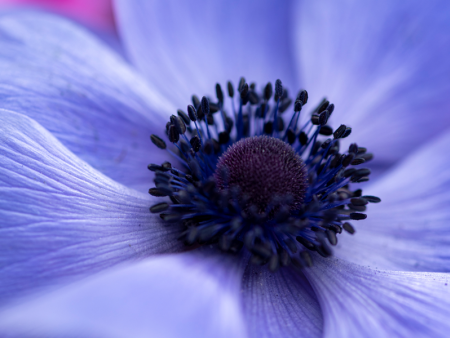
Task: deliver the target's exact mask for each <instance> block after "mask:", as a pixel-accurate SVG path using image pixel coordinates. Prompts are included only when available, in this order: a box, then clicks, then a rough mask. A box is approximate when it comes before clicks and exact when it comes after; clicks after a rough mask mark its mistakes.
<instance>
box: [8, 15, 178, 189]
mask: <svg viewBox="0 0 450 338" xmlns="http://www.w3.org/2000/svg"><path fill="white" fill-rule="evenodd" d="M0 107H2V108H7V109H12V110H14V111H17V112H19V113H22V114H24V115H27V116H30V117H32V118H33V119H35V120H36V121H38V122H39V123H40V124H41V125H42V126H44V127H45V128H46V129H47V130H49V131H50V132H51V133H52V134H53V135H55V136H56V137H57V138H58V140H60V141H61V142H62V143H63V144H64V145H65V146H66V147H67V148H68V149H69V150H71V151H72V152H73V153H75V154H76V155H78V156H79V157H80V158H81V159H83V160H85V161H86V162H88V163H89V164H90V165H91V166H93V167H94V168H96V169H97V170H99V171H101V172H103V173H104V174H106V175H108V176H109V177H111V178H113V179H114V180H116V181H118V182H120V183H123V184H126V185H128V186H132V187H135V188H137V189H138V190H140V191H141V192H145V191H146V189H147V188H148V182H149V178H150V176H149V175H148V170H147V169H146V166H147V164H148V163H150V162H152V161H156V162H158V159H161V157H160V156H161V155H165V154H163V153H162V152H158V151H155V150H156V149H157V148H155V147H154V146H153V145H152V144H151V142H150V140H149V135H150V134H151V133H154V132H162V131H163V128H164V121H165V120H166V119H167V116H169V112H175V111H176V110H175V108H174V106H173V105H172V104H170V102H166V101H165V100H164V98H162V97H161V96H159V95H158V94H157V92H156V91H155V90H154V89H153V88H152V87H151V86H149V85H147V84H145V83H144V82H143V80H142V79H141V78H140V77H139V75H137V74H136V73H134V72H133V71H132V70H131V68H130V67H129V66H128V65H127V64H126V63H125V62H124V61H123V60H121V59H120V57H118V56H116V55H115V53H114V52H113V51H111V50H110V49H108V48H107V47H106V46H104V45H103V44H102V43H101V42H100V41H98V40H97V39H96V38H94V37H92V36H91V35H90V34H89V33H88V32H86V31H85V30H84V29H82V28H79V27H77V26H75V25H74V24H72V23H69V22H67V21H65V20H64V19H60V18H57V17H54V16H51V15H47V14H40V13H34V12H32V13H16V14H8V15H3V16H1V17H0Z"/></svg>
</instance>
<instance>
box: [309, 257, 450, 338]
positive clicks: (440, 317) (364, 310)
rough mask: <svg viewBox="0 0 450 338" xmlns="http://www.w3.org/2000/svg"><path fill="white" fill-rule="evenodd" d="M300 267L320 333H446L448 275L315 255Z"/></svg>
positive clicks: (449, 294) (449, 306)
mask: <svg viewBox="0 0 450 338" xmlns="http://www.w3.org/2000/svg"><path fill="white" fill-rule="evenodd" d="M315 258H316V259H314V267H312V268H310V269H305V275H306V276H307V277H308V280H309V281H310V283H311V285H312V287H313V288H314V290H315V291H316V294H317V296H318V298H319V301H320V305H321V307H322V310H323V314H324V337H341V338H345V337H447V336H448V332H449V330H450V322H449V320H448V318H449V316H450V285H449V284H450V275H449V274H444V273H418V272H398V271H379V270H373V269H369V268H366V267H362V266H360V265H355V264H352V263H348V262H345V261H341V260H337V259H333V258H328V259H322V258H321V257H318V256H316V257H315Z"/></svg>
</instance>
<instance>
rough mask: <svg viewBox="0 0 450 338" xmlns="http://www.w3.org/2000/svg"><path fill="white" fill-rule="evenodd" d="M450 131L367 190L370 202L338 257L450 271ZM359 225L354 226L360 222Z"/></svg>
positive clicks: (382, 266) (384, 265)
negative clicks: (378, 200)
mask: <svg viewBox="0 0 450 338" xmlns="http://www.w3.org/2000/svg"><path fill="white" fill-rule="evenodd" d="M449 144H450V130H449V131H448V132H447V133H445V134H443V135H442V136H441V137H439V138H438V139H436V140H435V141H433V142H431V143H429V144H427V146H426V147H424V148H423V149H421V150H419V151H417V152H416V153H414V154H413V155H412V156H410V157H409V158H408V159H406V160H405V161H404V162H403V163H401V165H399V166H398V167H397V168H396V169H395V170H393V171H392V172H390V173H389V174H386V176H385V177H384V178H382V179H380V180H379V181H377V182H375V183H374V184H372V185H371V186H369V187H368V188H367V192H366V191H365V193H367V194H368V195H375V196H379V197H380V198H381V199H382V202H381V203H379V204H370V205H369V208H368V218H367V219H366V220H364V221H363V222H361V223H359V224H356V222H355V224H356V225H357V228H356V234H355V235H354V236H348V235H345V236H341V237H342V238H340V244H339V245H340V247H339V248H338V250H336V255H337V256H338V257H341V258H343V259H346V260H350V261H352V262H354V263H358V264H361V265H371V266H374V267H378V268H380V269H394V270H418V271H436V272H444V271H445V272H449V271H450V253H449V250H448V248H449V246H450V227H449V222H450V208H449V205H450V157H449V156H448V145H449ZM355 224H354V225H355Z"/></svg>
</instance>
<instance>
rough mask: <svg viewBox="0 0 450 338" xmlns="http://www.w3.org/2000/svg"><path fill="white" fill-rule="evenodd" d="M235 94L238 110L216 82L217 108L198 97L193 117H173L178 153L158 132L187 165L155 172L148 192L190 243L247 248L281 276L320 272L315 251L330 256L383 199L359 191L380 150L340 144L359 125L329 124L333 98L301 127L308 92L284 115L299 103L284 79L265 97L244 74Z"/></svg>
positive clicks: (170, 132)
mask: <svg viewBox="0 0 450 338" xmlns="http://www.w3.org/2000/svg"><path fill="white" fill-rule="evenodd" d="M227 89H228V96H229V99H230V103H231V104H230V105H226V104H225V96H224V93H223V91H222V88H221V86H220V85H219V84H217V85H216V94H217V101H216V102H214V101H213V100H212V99H210V98H207V97H203V98H202V99H201V100H200V99H199V98H198V97H197V96H195V95H194V96H192V105H188V107H187V114H186V113H185V112H183V111H182V110H179V111H178V116H175V115H172V116H171V117H170V121H169V122H168V123H167V125H166V130H165V134H166V137H167V139H168V140H169V142H170V143H171V144H172V147H168V146H167V145H166V142H165V141H164V140H163V139H162V138H160V137H158V136H156V135H151V136H150V138H151V140H152V142H153V144H154V145H156V146H157V147H158V148H160V149H162V150H165V151H167V152H168V154H169V155H170V156H171V157H172V158H175V159H176V161H177V162H178V163H179V164H180V165H181V166H182V168H180V169H176V168H173V167H172V164H171V163H170V162H164V163H163V164H161V165H157V164H150V165H149V166H148V168H149V170H151V171H153V172H155V179H154V182H155V187H154V188H151V189H150V190H149V193H150V194H151V195H153V196H158V197H161V198H165V200H164V201H162V202H161V203H158V204H155V205H153V206H152V207H150V212H152V213H158V214H160V217H161V218H162V219H163V220H165V221H166V222H173V223H177V224H179V225H181V226H182V229H181V233H180V236H179V238H180V240H183V241H184V242H185V244H186V245H193V244H209V245H217V246H218V247H219V248H220V249H221V250H224V251H229V252H238V251H240V250H241V249H242V248H245V250H248V251H249V252H250V253H251V255H252V256H251V257H252V258H251V262H253V263H255V264H266V263H267V264H268V266H269V269H270V270H272V271H273V270H276V269H278V267H280V266H288V265H290V264H295V265H296V266H311V264H312V260H311V256H310V255H309V252H311V251H315V252H317V253H318V254H320V255H321V256H323V257H328V256H330V255H331V254H332V250H331V247H330V245H331V246H333V245H336V243H337V235H338V234H340V233H341V232H342V230H345V231H347V232H348V233H350V234H353V233H354V232H355V229H354V228H353V226H352V225H351V224H350V223H349V222H348V221H350V220H362V219H365V218H366V217H367V216H366V214H364V213H361V212H364V211H365V210H366V208H367V207H366V205H367V204H368V203H378V202H380V199H379V198H378V197H375V196H363V195H362V191H361V189H357V190H352V188H351V185H353V184H354V183H358V182H364V181H367V180H368V179H369V177H368V176H369V175H370V170H369V169H367V168H358V166H359V165H361V164H363V163H365V162H367V161H370V160H371V159H372V157H373V156H372V154H370V153H367V150H366V149H365V148H362V147H358V146H357V145H356V143H352V144H351V145H350V147H349V148H348V149H341V148H340V143H339V142H340V139H343V138H346V137H348V136H349V135H350V134H351V131H352V128H350V127H348V126H346V125H340V126H339V127H338V128H336V129H335V130H334V131H333V128H332V127H331V126H329V125H328V124H327V123H328V118H329V117H330V115H331V114H332V113H333V111H334V105H333V104H331V103H330V102H328V101H327V100H326V99H323V100H322V102H320V103H319V105H318V106H317V107H316V108H315V109H313V110H312V111H311V113H310V115H309V116H307V117H306V119H305V118H303V120H304V121H303V122H302V123H301V120H302V119H300V113H301V111H302V109H303V106H304V105H306V103H307V101H308V93H307V92H306V91H305V90H301V91H300V92H299V93H298V95H297V97H296V99H295V101H294V105H293V112H292V113H291V115H290V116H285V115H287V114H286V111H287V110H288V108H289V107H291V106H292V102H293V100H291V99H290V98H289V95H288V92H287V90H286V89H285V88H283V86H282V83H281V81H280V80H277V81H276V82H275V88H274V89H275V90H273V87H272V84H271V83H268V84H267V85H266V86H265V87H264V88H262V90H260V91H258V89H257V87H256V85H255V84H250V85H248V84H247V83H246V82H245V79H244V78H241V80H240V81H239V85H238V88H237V89H238V91H237V92H238V95H235V91H234V87H233V85H232V84H231V83H230V82H228V84H227ZM272 98H273V101H272ZM282 115H284V116H285V118H284V117H283V116H282Z"/></svg>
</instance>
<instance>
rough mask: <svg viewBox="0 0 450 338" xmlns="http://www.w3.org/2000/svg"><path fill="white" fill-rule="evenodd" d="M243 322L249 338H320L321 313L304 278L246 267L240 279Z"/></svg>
mask: <svg viewBox="0 0 450 338" xmlns="http://www.w3.org/2000/svg"><path fill="white" fill-rule="evenodd" d="M243 293H244V294H243V297H244V298H243V301H244V315H245V322H246V323H247V326H248V334H249V336H250V337H259V338H262V337H286V338H288V337H309V338H312V337H322V325H323V323H322V313H321V310H320V306H319V303H318V301H317V298H316V296H315V294H314V291H313V290H312V288H311V285H310V284H309V282H308V280H307V279H306V278H305V276H304V275H303V274H301V273H299V272H296V271H293V270H290V269H288V268H283V269H280V270H279V271H277V272H275V273H271V272H269V270H268V269H267V266H262V267H259V266H255V265H253V264H250V265H249V266H248V267H247V270H246V272H245V275H244V281H243Z"/></svg>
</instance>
